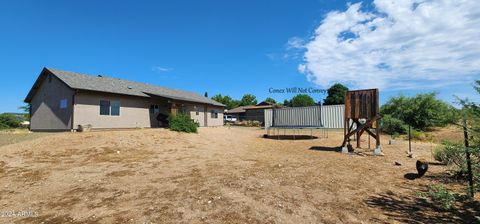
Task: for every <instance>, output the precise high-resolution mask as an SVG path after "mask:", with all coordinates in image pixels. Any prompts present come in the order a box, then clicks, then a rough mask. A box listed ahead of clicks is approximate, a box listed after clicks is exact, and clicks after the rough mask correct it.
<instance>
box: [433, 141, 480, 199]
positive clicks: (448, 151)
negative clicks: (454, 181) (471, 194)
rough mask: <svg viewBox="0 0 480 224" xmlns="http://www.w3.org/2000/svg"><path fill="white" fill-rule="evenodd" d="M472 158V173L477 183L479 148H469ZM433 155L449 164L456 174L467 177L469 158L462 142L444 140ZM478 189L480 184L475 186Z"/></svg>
mask: <svg viewBox="0 0 480 224" xmlns="http://www.w3.org/2000/svg"><path fill="white" fill-rule="evenodd" d="M469 150H470V159H471V162H472V174H473V179H474V182H475V183H478V181H479V180H480V165H479V164H480V150H479V149H478V148H469ZM433 157H434V158H435V159H436V160H438V161H440V162H443V163H445V164H447V166H449V168H450V169H451V171H453V172H454V174H455V176H457V177H462V178H465V177H466V176H467V158H466V153H465V147H464V146H463V145H462V144H460V143H452V142H449V141H443V142H442V145H441V146H439V147H437V148H436V149H435V151H434V152H433ZM474 188H475V191H478V190H479V188H480V186H479V185H478V184H476V186H474Z"/></svg>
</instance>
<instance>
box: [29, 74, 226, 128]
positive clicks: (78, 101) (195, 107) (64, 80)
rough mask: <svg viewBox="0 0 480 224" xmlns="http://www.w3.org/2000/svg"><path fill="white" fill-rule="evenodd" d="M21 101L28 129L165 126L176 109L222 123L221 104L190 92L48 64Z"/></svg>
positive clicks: (206, 122)
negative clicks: (27, 116) (27, 107)
mask: <svg viewBox="0 0 480 224" xmlns="http://www.w3.org/2000/svg"><path fill="white" fill-rule="evenodd" d="M25 102H26V103H29V104H30V105H31V111H30V115H31V116H30V117H31V118H30V129H31V130H33V131H67V130H77V129H79V128H80V126H90V127H91V128H92V129H115V128H156V127H165V126H167V125H168V120H167V118H168V116H169V115H170V114H176V113H179V112H182V113H186V114H188V115H190V117H191V119H192V120H194V121H195V122H197V123H198V124H199V126H221V125H223V111H224V108H225V105H223V104H221V103H219V102H217V101H214V100H211V99H209V98H206V97H204V96H200V95H198V94H196V93H193V92H188V91H182V90H176V89H169V88H164V87H160V86H156V85H148V84H144V83H139V82H133V81H127V80H122V79H118V78H113V77H107V76H102V75H86V74H79V73H75V72H68V71H62V70H57V69H52V68H44V69H43V70H42V72H41V73H40V75H39V77H38V78H37V80H36V81H35V84H34V85H33V87H32V88H31V90H30V92H29V93H28V95H27V97H26V98H25Z"/></svg>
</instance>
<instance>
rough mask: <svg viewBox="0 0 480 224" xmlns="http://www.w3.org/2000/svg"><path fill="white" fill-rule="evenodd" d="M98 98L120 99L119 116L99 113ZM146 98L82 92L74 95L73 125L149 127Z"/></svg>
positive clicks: (148, 101)
mask: <svg viewBox="0 0 480 224" xmlns="http://www.w3.org/2000/svg"><path fill="white" fill-rule="evenodd" d="M100 100H110V101H112V100H114V101H120V116H111V115H100ZM151 103H152V102H151V101H150V100H149V99H148V98H142V97H131V96H121V95H113V94H103V93H93V92H83V93H78V94H77V95H76V96H75V110H74V127H75V128H77V127H78V125H88V124H90V125H92V128H145V127H150V112H149V107H150V104H151Z"/></svg>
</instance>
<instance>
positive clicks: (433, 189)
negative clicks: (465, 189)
mask: <svg viewBox="0 0 480 224" xmlns="http://www.w3.org/2000/svg"><path fill="white" fill-rule="evenodd" d="M419 196H421V197H427V198H430V199H431V200H432V201H433V202H435V203H439V204H440V205H441V207H442V209H444V210H450V209H451V208H452V207H453V206H454V204H455V200H456V199H457V198H458V194H456V193H452V192H450V191H449V190H448V189H447V188H446V187H445V185H443V184H434V185H431V186H429V189H428V192H426V193H420V194H419Z"/></svg>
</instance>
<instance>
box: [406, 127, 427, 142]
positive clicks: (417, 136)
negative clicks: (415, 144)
mask: <svg viewBox="0 0 480 224" xmlns="http://www.w3.org/2000/svg"><path fill="white" fill-rule="evenodd" d="M410 136H411V138H412V139H413V140H420V141H424V140H427V139H428V138H429V137H430V135H429V134H427V133H425V132H423V131H418V130H415V129H411V130H410ZM407 138H408V136H407Z"/></svg>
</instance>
